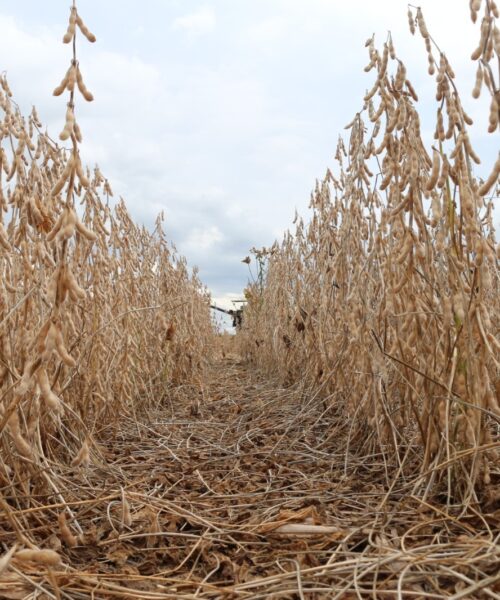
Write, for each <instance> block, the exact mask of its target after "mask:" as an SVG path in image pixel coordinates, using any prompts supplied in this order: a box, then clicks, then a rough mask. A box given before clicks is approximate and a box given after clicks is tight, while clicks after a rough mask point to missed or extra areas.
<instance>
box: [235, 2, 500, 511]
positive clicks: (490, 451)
mask: <svg viewBox="0 0 500 600" xmlns="http://www.w3.org/2000/svg"><path fill="white" fill-rule="evenodd" d="M480 4H481V2H474V1H472V2H471V8H472V10H473V15H474V16H475V15H476V13H477V10H479V8H480ZM408 16H409V23H410V28H411V30H412V33H415V32H416V31H419V33H420V35H421V37H422V38H423V40H424V43H425V46H426V50H427V54H428V59H429V73H430V74H431V75H433V76H435V80H436V101H437V107H436V124H435V134H434V142H433V144H432V145H431V146H430V147H429V146H427V145H426V144H425V143H424V141H423V139H422V135H421V125H420V116H419V114H418V111H417V108H416V107H417V102H418V97H417V94H416V92H415V89H414V87H413V85H412V84H411V81H410V80H409V79H408V75H407V71H406V67H405V65H404V64H403V62H402V61H401V60H400V59H399V58H398V57H397V54H396V51H395V49H394V45H393V40H392V38H391V36H390V35H389V37H388V39H387V41H386V42H385V43H384V45H383V48H382V49H381V50H380V51H379V50H378V49H377V48H376V46H375V42H374V39H373V38H372V39H369V40H368V41H367V44H366V46H367V49H368V53H369V63H368V65H367V66H366V68H365V71H367V72H371V71H374V72H375V78H374V82H373V85H372V86H371V88H370V90H369V91H368V92H367V93H366V95H365V97H364V104H363V107H362V109H361V110H360V112H359V113H357V114H356V116H355V117H354V119H353V120H352V121H351V123H350V124H349V125H348V126H347V127H346V129H348V130H349V132H350V134H349V138H348V140H346V141H344V140H342V139H340V140H339V143H338V146H337V151H336V155H335V158H336V162H337V169H336V170H328V171H327V174H326V176H325V178H324V179H323V180H322V181H321V182H319V183H317V185H316V189H315V190H314V193H313V194H312V197H311V204H310V207H311V209H312V217H311V220H310V222H309V224H307V225H305V224H304V222H303V221H302V219H298V221H297V223H296V230H295V233H294V234H293V235H292V234H291V233H287V234H286V235H285V238H284V240H283V241H282V243H281V244H278V243H276V244H274V246H273V247H272V248H271V249H270V251H269V253H268V261H269V266H268V274H267V278H266V282H265V286H264V290H263V291H262V293H261V292H260V291H259V290H258V289H257V287H256V286H255V285H254V286H250V287H249V289H248V290H247V298H248V300H249V303H248V306H247V308H246V311H245V320H244V322H245V325H244V328H243V331H242V333H241V336H240V338H241V343H242V345H243V351H244V353H245V354H246V355H247V356H249V357H250V358H251V359H252V360H253V361H254V362H255V363H257V364H258V365H260V366H261V367H262V368H264V369H266V368H267V369H269V368H271V369H272V370H274V371H276V372H278V373H279V374H280V375H281V377H282V378H283V380H285V381H288V382H297V381H304V383H307V384H308V385H311V386H313V387H315V388H316V389H317V390H318V391H319V392H321V393H322V394H323V396H325V397H328V398H330V401H331V402H332V403H335V405H336V406H337V408H338V410H337V413H338V412H339V411H340V414H341V415H343V418H344V419H345V420H346V422H347V423H348V428H349V447H348V448H347V449H346V452H347V453H348V452H350V451H351V450H352V451H354V449H356V451H357V452H361V453H366V454H367V455H368V454H371V453H374V452H382V454H383V456H384V459H385V462H386V465H389V464H390V465H393V466H394V467H395V468H396V469H397V472H398V473H399V474H400V475H402V476H406V475H408V474H411V473H413V474H415V472H416V471H415V468H416V466H417V467H418V471H417V474H418V473H419V475H418V476H417V478H416V480H415V493H417V492H420V493H421V494H423V495H424V496H425V495H426V494H427V493H429V492H430V491H431V490H433V491H442V492H443V493H444V494H445V495H446V497H447V498H448V500H449V501H450V502H452V501H454V500H456V499H460V500H462V501H464V502H466V503H467V502H469V501H471V500H477V499H478V493H480V492H479V491H480V490H483V491H484V490H486V491H487V490H488V487H489V485H490V482H491V475H490V467H491V465H492V464H493V465H495V464H497V461H498V452H497V445H498V423H499V422H500V408H499V400H498V395H499V390H500V379H499V375H500V373H499V367H500V363H499V361H498V356H499V349H500V342H499V340H498V333H499V331H500V320H499V318H500V310H499V309H500V301H499V298H500V286H499V272H498V258H499V253H500V247H499V246H498V245H497V246H495V245H496V239H495V231H494V227H493V220H492V213H493V202H494V198H493V197H494V196H495V194H497V195H498V191H497V185H498V172H499V165H500V162H499V161H497V162H496V164H495V165H494V167H493V171H492V172H491V175H489V176H488V177H487V179H486V180H485V181H481V180H480V179H479V178H478V177H476V175H475V172H474V165H475V164H478V163H479V157H478V156H477V154H476V152H475V151H474V149H473V147H472V144H471V140H470V135H469V127H470V126H472V119H471V118H470V117H469V116H468V115H467V113H466V112H465V110H464V108H463V105H462V101H461V98H460V96H459V93H458V90H457V87H456V84H455V81H454V79H455V75H454V73H453V69H452V68H451V66H450V64H449V62H448V60H447V57H446V55H445V54H444V53H443V52H441V51H440V50H439V49H438V48H437V47H436V45H435V44H434V42H433V40H432V38H431V36H430V35H429V32H428V29H427V26H426V24H425V21H424V17H423V14H422V11H421V9H416V10H415V9H413V8H411V7H410V8H409V12H408ZM497 18H498V11H497V9H496V7H495V5H494V3H493V2H490V1H487V2H486V5H485V17H484V19H483V23H482V26H481V42H480V44H479V46H478V50H476V51H475V52H474V54H473V58H474V59H476V60H478V59H479V61H480V63H479V67H478V69H479V71H478V72H479V78H481V77H482V79H481V81H482V82H484V83H485V85H486V87H487V88H488V90H489V91H490V93H491V94H492V105H491V110H490V131H491V132H493V131H496V130H497V128H498V97H499V96H498V94H499V92H498V87H497V84H496V83H495V82H494V77H493V69H492V67H491V65H490V63H491V62H492V61H493V59H494V60H495V61H498V54H499V44H498V41H499V33H498V28H497V25H496V19H497ZM391 67H392V68H391ZM478 87H480V84H476V88H478ZM476 88H475V90H476ZM474 95H475V96H476V95H477V93H476V91H475V93H474ZM481 493H482V492H481Z"/></svg>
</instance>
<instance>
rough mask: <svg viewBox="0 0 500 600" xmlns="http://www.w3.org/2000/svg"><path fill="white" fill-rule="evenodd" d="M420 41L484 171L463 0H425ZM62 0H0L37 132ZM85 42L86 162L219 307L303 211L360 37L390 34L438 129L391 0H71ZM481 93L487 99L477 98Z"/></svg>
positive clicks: (4, 62)
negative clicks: (458, 96)
mask: <svg viewBox="0 0 500 600" xmlns="http://www.w3.org/2000/svg"><path fill="white" fill-rule="evenodd" d="M420 4H421V6H422V7H423V10H424V14H425V16H426V21H427V25H428V28H429V29H430V31H431V34H432V35H433V37H434V38H435V39H436V41H437V42H438V43H439V44H440V46H441V48H442V49H443V50H444V51H445V52H446V53H447V56H448V59H449V61H450V62H451V64H452V65H453V67H454V68H455V71H456V73H457V82H458V87H459V89H460V90H461V91H462V96H463V103H464V106H465V108H466V110H467V111H468V112H469V114H470V115H471V116H472V117H473V118H474V120H475V127H474V136H473V144H474V146H475V147H476V149H477V150H478V151H479V154H480V155H481V156H482V157H483V158H484V160H483V164H482V165H481V167H480V170H479V173H480V174H481V173H485V174H488V173H489V171H490V170H491V166H492V164H493V162H494V160H495V156H496V153H497V151H498V138H497V137H495V136H492V135H488V134H487V133H486V122H487V110H486V109H485V104H484V101H485V98H483V97H482V98H481V99H480V100H479V101H475V100H473V99H472V97H471V95H470V90H471V89H472V86H473V83H474V73H475V71H474V65H473V63H472V62H471V61H470V58H469V57H470V54H471V52H472V50H473V49H474V48H475V44H476V43H477V40H478V27H475V26H473V25H472V23H471V22H470V18H469V11H468V4H469V2H468V0H422V1H421V3H420ZM69 5H70V1H69V0H64V1H63V0H46V1H41V0H17V1H16V2H14V1H12V0H0V70H1V71H4V70H5V71H7V74H8V79H9V82H10V85H11V88H12V90H13V92H14V96H15V98H16V99H17V101H18V102H19V103H20V104H21V106H22V108H23V110H25V111H28V110H29V108H30V106H31V105H32V104H34V105H36V107H37V109H38V112H39V115H40V117H41V119H42V121H43V122H44V123H46V124H47V125H48V128H49V131H50V132H51V133H53V134H57V133H58V132H59V131H60V129H61V128H62V125H63V120H64V105H65V99H64V97H59V98H54V97H53V96H52V90H53V88H54V87H55V85H56V84H58V83H59V81H60V80H61V78H62V75H63V74H64V73H65V71H66V69H67V65H68V63H69V59H70V49H69V47H68V46H66V45H63V44H62V43H61V37H62V35H63V33H64V31H65V29H66V24H67V17H68V13H69ZM77 5H78V8H79V12H80V14H81V15H82V17H83V19H84V20H85V22H86V23H87V24H88V26H89V27H90V29H91V30H92V31H93V32H94V33H95V34H96V36H97V43H96V44H93V45H92V44H89V43H88V42H86V40H82V39H81V38H80V39H79V44H78V48H79V49H78V55H79V59H80V65H81V70H82V73H83V77H84V80H85V82H86V84H87V87H88V88H89V89H90V90H91V91H92V92H93V94H94V96H95V101H94V102H92V103H90V104H85V103H84V102H83V100H82V101H81V102H80V104H79V106H77V118H78V120H79V122H80V125H81V127H82V130H83V135H84V146H83V153H84V157H85V159H86V160H87V162H89V163H91V164H93V163H98V164H99V166H100V167H101V170H102V171H103V173H104V174H105V175H106V176H107V177H108V178H109V180H110V182H111V185H112V188H113V190H114V192H115V196H117V197H118V196H123V197H124V198H125V200H126V202H127V205H128V207H129V210H130V212H131V213H132V215H133V217H134V218H135V219H136V220H137V221H140V222H142V223H145V224H147V225H151V224H152V223H153V221H154V218H155V216H156V215H157V213H158V212H159V211H161V210H164V211H165V216H166V219H165V228H166V231H167V236H168V237H169V238H170V239H171V240H172V241H173V242H174V243H175V245H176V246H177V249H178V250H179V251H180V252H181V253H182V254H184V255H185V256H186V257H187V259H188V261H189V263H190V264H191V265H198V267H199V268H200V275H201V278H202V280H203V281H204V282H205V283H206V284H207V285H208V287H209V288H210V289H211V290H212V293H213V295H214V297H215V298H217V299H218V300H219V301H222V300H223V299H228V298H238V297H241V293H242V289H243V287H244V286H245V284H246V282H247V279H248V268H247V266H246V265H245V264H242V263H241V259H242V258H244V257H245V256H246V255H247V254H248V250H249V248H250V247H251V246H262V245H266V246H267V245H271V244H272V242H273V241H274V239H275V238H276V237H281V236H282V233H283V231H284V230H285V229H286V228H287V227H289V226H290V225H291V221H292V219H293V215H294V212H295V208H297V209H298V210H299V212H301V213H303V214H306V211H307V204H308V201H309V195H310V192H311V189H312V188H313V187H314V184H315V179H316V178H321V177H323V175H324V173H325V171H326V168H327V166H329V165H331V164H332V163H333V154H334V152H335V146H336V140H337V137H338V134H339V133H342V131H343V127H344V125H345V124H346V123H348V122H349V121H350V120H351V119H352V117H353V115H354V113H355V112H356V111H357V110H359V109H360V108H361V106H362V96H363V94H364V91H365V90H366V89H367V88H370V87H371V85H372V83H373V73H369V74H366V73H364V72H363V68H364V66H365V65H366V64H367V62H368V60H367V52H366V49H365V48H364V42H365V40H366V39H367V38H368V37H369V36H371V35H372V33H375V34H376V39H377V40H378V42H379V43H383V41H384V40H385V38H386V35H387V31H388V30H390V31H391V32H392V34H393V39H394V44H395V47H396V51H397V52H398V55H399V56H400V58H402V59H403V61H404V62H405V64H406V66H407V69H408V76H409V79H410V80H411V81H412V82H413V84H414V87H415V88H416V89H417V92H418V93H419V96H420V98H421V102H420V103H419V104H421V107H422V111H423V112H422V120H423V123H422V127H423V132H424V135H426V137H427V138H430V136H431V133H430V132H431V129H433V127H434V114H435V107H434V101H433V97H434V93H435V83H434V81H433V80H432V78H430V77H429V76H428V75H427V64H426V54H425V50H424V48H423V41H422V39H421V38H420V37H419V36H416V37H412V36H411V34H410V33H409V31H408V25H407V17H406V11H407V4H406V2H404V1H402V0H378V1H374V0H356V1H353V0H342V1H340V0H207V1H198V0H142V2H139V1H138V0H79V1H78V3H77ZM483 96H484V93H483Z"/></svg>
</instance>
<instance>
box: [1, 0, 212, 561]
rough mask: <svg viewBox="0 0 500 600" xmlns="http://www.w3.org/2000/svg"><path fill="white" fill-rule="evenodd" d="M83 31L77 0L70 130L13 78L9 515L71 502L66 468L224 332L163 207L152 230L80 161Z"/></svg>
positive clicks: (23, 539) (6, 183)
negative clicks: (53, 130)
mask: <svg viewBox="0 0 500 600" xmlns="http://www.w3.org/2000/svg"><path fill="white" fill-rule="evenodd" d="M77 35H78V36H80V35H82V36H83V37H85V38H86V39H87V40H88V41H90V42H94V41H95V36H94V35H93V34H92V33H91V32H90V31H89V29H88V28H87V27H86V25H85V24H84V22H83V20H82V18H81V17H80V15H79V13H78V11H77V9H76V7H75V6H74V5H73V6H72V7H71V12H70V18H69V25H68V30H67V32H66V34H65V35H64V38H63V41H64V43H66V44H72V58H71V63H70V66H69V69H68V71H67V72H66V74H65V76H64V78H63V80H62V81H61V83H60V85H58V87H57V88H56V89H55V90H54V95H56V96H58V95H61V94H63V93H65V92H67V94H68V102H67V109H66V120H65V125H64V128H63V130H62V132H61V134H60V136H59V139H60V141H58V142H56V141H54V140H53V139H51V138H50V137H49V135H48V134H46V133H43V132H42V131H41V127H42V124H41V122H40V120H39V118H38V115H37V113H36V110H35V109H33V111H32V113H31V114H30V115H29V117H27V118H25V117H23V116H22V114H21V113H20V110H19V108H18V106H17V104H16V103H15V102H14V100H13V98H12V93H11V91H10V89H9V86H8V83H7V80H6V78H5V77H4V76H2V78H1V79H0V84H1V92H0V108H1V111H0V119H1V120H0V207H1V211H0V272H1V277H2V282H3V283H2V286H1V288H0V457H1V460H0V486H1V487H2V488H3V489H4V490H7V493H6V496H4V500H2V512H3V511H6V514H8V513H9V510H10V508H12V509H16V510H21V509H28V508H29V507H30V506H31V503H32V502H34V503H35V504H36V503H37V500H36V498H38V497H50V496H51V495H54V494H55V497H56V498H57V501H58V502H59V503H60V504H61V505H62V506H64V504H65V501H64V489H63V488H64V483H63V482H62V481H61V479H60V474H61V472H63V471H64V469H67V468H81V469H83V468H85V467H87V466H88V465H89V464H91V463H93V461H94V460H96V459H98V460H99V461H100V464H102V461H103V457H102V456H101V455H100V453H99V446H98V444H97V443H96V441H97V440H98V438H99V435H103V434H104V433H106V435H108V434H109V431H110V427H109V425H111V427H112V428H119V426H120V418H121V417H122V416H127V415H128V416H132V417H135V416H136V415H138V414H139V413H141V412H144V411H145V410H146V409H148V408H151V407H152V406H153V405H155V404H159V403H161V402H162V400H164V399H165V395H166V393H167V391H168V388H169V386H171V385H180V384H185V385H193V386H195V387H198V385H199V383H198V382H199V381H200V377H201V375H202V373H203V369H204V363H205V359H204V356H205V353H206V350H207V346H208V345H209V344H210V340H211V325H210V317H209V300H208V294H207V291H206V289H205V288H204V287H203V286H202V285H201V284H200V282H199V280H198V278H197V276H196V273H195V274H194V275H192V274H190V272H189V270H188V268H187V265H186V263H185V260H184V259H183V258H181V257H179V256H177V254H176V253H175V252H174V251H173V250H172V249H171V248H170V247H169V245H168V244H167V241H166V239H165V235H164V233H163V230H162V221H163V217H162V216H161V215H160V217H158V220H157V222H156V227H155V229H154V231H153V232H150V231H148V230H147V229H146V228H144V227H142V226H138V225H136V224H135V223H134V222H133V220H132V219H131V217H130V215H129V214H128V212H127V209H126V207H125V204H124V202H123V201H122V200H120V201H119V202H117V203H116V204H115V206H114V208H111V205H112V204H113V201H112V196H113V194H112V191H111V187H110V184H109V182H108V181H107V180H106V179H105V178H104V177H103V175H102V174H101V172H100V170H99V168H97V167H96V168H95V169H94V170H93V171H90V170H89V169H88V168H86V167H84V166H83V164H82V162H81V160H80V153H79V144H80V142H81V140H82V132H81V130H80V127H79V125H78V121H77V119H76V114H77V111H76V104H77V99H78V96H79V94H80V95H81V96H83V98H84V99H85V100H86V101H91V100H92V99H93V96H92V94H91V93H90V92H89V90H88V89H87V87H86V86H85V83H84V80H83V78H82V74H81V71H80V65H79V63H78V60H77V56H76V48H77V44H76V38H77ZM60 142H61V143H60ZM70 514H71V513H70V511H69V510H68V515H70ZM11 525H12V527H13V528H14V530H15V531H17V537H18V542H19V543H20V544H27V545H28V546H30V548H29V549H26V550H21V551H20V552H25V553H26V552H35V553H36V552H42V551H40V550H39V549H37V548H36V546H34V545H33V543H32V540H33V538H32V537H31V533H30V530H29V527H28V524H27V521H25V522H24V523H20V522H17V521H16V520H15V519H13V518H12V519H11ZM71 527H72V531H70V529H69V528H68V526H67V525H65V513H64V512H61V515H60V528H61V531H63V532H64V531H66V538H67V539H68V540H71V536H72V535H78V534H79V533H81V531H79V527H78V523H73V524H72V525H71ZM47 552H49V551H47ZM18 555H19V553H18ZM32 558H33V557H32ZM45 558H47V557H45ZM52 558H53V557H52ZM52 558H51V557H48V558H47V560H52ZM38 559H39V561H40V562H43V561H44V560H45V559H44V558H43V556H42V558H40V556H38V555H37V557H35V558H33V560H35V561H36V560H38Z"/></svg>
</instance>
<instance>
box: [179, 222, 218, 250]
mask: <svg viewBox="0 0 500 600" xmlns="http://www.w3.org/2000/svg"><path fill="white" fill-rule="evenodd" d="M222 240H223V235H222V233H221V231H220V230H219V228H218V227H217V226H216V225H212V226H211V227H207V228H206V229H201V228H200V227H195V228H194V229H193V230H192V231H191V232H190V234H189V236H188V238H187V240H186V242H184V246H185V247H188V248H190V249H191V250H192V251H193V254H195V253H199V252H206V251H207V250H211V249H212V248H213V247H214V246H215V245H216V244H217V243H218V242H220V241H222Z"/></svg>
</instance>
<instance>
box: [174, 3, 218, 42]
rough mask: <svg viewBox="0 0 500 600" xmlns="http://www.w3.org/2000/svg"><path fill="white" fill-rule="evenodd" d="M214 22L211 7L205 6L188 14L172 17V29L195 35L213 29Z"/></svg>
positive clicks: (214, 18) (213, 13)
mask: <svg viewBox="0 0 500 600" xmlns="http://www.w3.org/2000/svg"><path fill="white" fill-rule="evenodd" d="M216 22H217V19H216V17H215V11H214V10H213V8H211V7H209V6H205V7H202V8H200V9H199V10H197V11H195V12H193V13H190V14H189V15H184V16H183V17H177V18H176V19H174V22H173V23H172V29H177V30H183V31H186V32H188V33H189V35H192V36H197V35H202V34H204V33H210V32H211V31H213V30H214V29H215V25H216Z"/></svg>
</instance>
